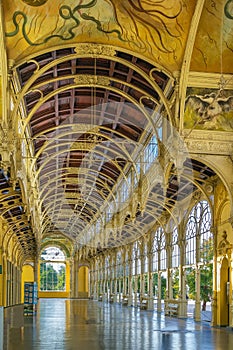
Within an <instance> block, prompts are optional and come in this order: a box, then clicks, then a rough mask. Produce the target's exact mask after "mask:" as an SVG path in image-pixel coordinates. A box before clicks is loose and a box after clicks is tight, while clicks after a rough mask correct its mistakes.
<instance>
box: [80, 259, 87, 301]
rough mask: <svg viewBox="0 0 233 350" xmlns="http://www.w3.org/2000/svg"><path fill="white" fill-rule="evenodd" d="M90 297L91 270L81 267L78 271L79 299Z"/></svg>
mask: <svg viewBox="0 0 233 350" xmlns="http://www.w3.org/2000/svg"><path fill="white" fill-rule="evenodd" d="M88 296H89V268H88V267H87V266H80V267H79V270H78V297H79V298H84V299H86V298H88Z"/></svg>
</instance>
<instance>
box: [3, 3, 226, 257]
mask: <svg viewBox="0 0 233 350" xmlns="http://www.w3.org/2000/svg"><path fill="white" fill-rule="evenodd" d="M227 3H228V2H227ZM97 5H98V6H97ZM222 11H225V12H223V13H224V14H225V16H224V17H222V15H220V12H221V13H222ZM208 16H209V17H208ZM106 18H108V19H109V21H108V23H106ZM207 18H210V19H211V20H210V22H209V23H210V26H211V31H209V29H208V28H207V26H206V19H207ZM222 18H224V21H223V20H222ZM2 22H3V23H2V25H3V27H4V32H5V37H4V40H5V43H6V47H5V49H6V55H7V58H8V63H9V64H8V66H9V67H8V68H9V71H8V73H9V78H10V88H11V92H12V95H13V104H14V108H13V112H12V118H13V124H14V125H16V126H17V127H18V128H19V129H20V132H19V131H18V130H17V132H16V134H17V133H19V143H20V144H22V145H23V146H22V150H21V158H22V159H21V161H22V164H23V165H22V164H21V167H20V166H19V165H17V164H18V163H17V162H19V161H18V159H17V162H15V163H17V164H16V165H15V173H16V174H17V171H18V173H19V172H23V170H22V169H24V166H25V169H26V170H25V172H24V173H23V174H24V175H23V176H24V179H23V180H25V181H22V182H24V185H22V184H20V185H19V182H17V181H15V182H14V184H13V182H12V179H13V178H14V176H8V177H7V173H6V171H3V170H2V172H1V178H0V180H1V190H2V191H3V192H2V198H4V199H3V200H2V202H1V203H3V204H2V206H1V207H0V212H1V215H2V216H3V217H4V218H5V219H6V220H7V221H8V222H9V224H10V225H19V228H18V226H17V233H16V235H17V237H18V236H19V241H20V244H21V245H22V247H23V250H24V252H25V256H28V255H30V254H31V256H33V255H35V251H36V249H37V248H36V245H37V244H38V247H39V246H40V244H41V243H42V244H43V239H46V240H48V241H49V242H50V243H51V241H52V240H53V238H54V240H56V239H57V237H60V238H59V239H61V236H65V237H67V238H68V239H70V240H71V241H72V242H73V243H78V244H80V245H82V244H91V245H93V244H94V246H95V248H96V249H98V251H100V250H102V249H105V248H106V247H114V246H116V245H121V244H124V243H129V242H130V241H132V240H135V239H136V238H138V237H139V236H141V235H142V234H144V233H146V232H147V231H148V230H149V229H150V228H151V227H152V226H153V225H154V224H155V223H156V221H158V222H160V221H162V219H161V218H162V217H165V216H166V215H171V213H172V211H173V209H174V208H175V207H176V206H177V205H178V203H181V202H182V201H184V200H185V199H186V198H188V197H189V196H190V195H191V194H192V193H193V192H195V191H196V190H200V188H202V187H203V186H204V184H205V183H207V182H208V181H209V180H211V179H212V178H214V177H215V176H216V174H215V172H214V171H213V170H212V169H210V168H209V167H208V166H207V165H205V164H204V163H202V162H201V161H199V160H196V159H192V158H191V157H190V156H189V154H188V152H187V150H186V151H185V152H184V154H183V156H182V164H180V165H181V167H179V166H178V165H177V164H176V162H175V161H174V163H173V161H172V157H173V155H172V154H173V153H172V150H171V148H169V147H170V146H168V144H167V143H168V141H167V140H168V139H169V136H170V134H171V133H177V135H178V136H177V137H178V138H179V132H180V131H181V129H182V125H180V123H179V120H177V119H178V118H179V113H180V115H181V114H182V108H181V109H180V110H179V111H178V112H177V104H179V105H180V106H182V104H183V105H184V99H185V97H186V88H187V86H188V81H189V76H190V73H192V72H195V73H196V72H201V73H207V74H208V73H222V72H225V73H230V72H231V65H230V62H232V60H231V58H232V49H231V42H230V38H231V35H232V27H231V25H230V24H231V22H232V18H231V15H230V8H229V6H226V2H224V1H219V2H215V1H207V0H206V1H204V0H203V1H198V2H197V1H190V0H189V1H176V0H175V1H167V0H163V1H160V2H159V4H158V2H157V1H154V0H153V1H152V0H151V1H141V0H138V1H128V2H125V1H107V0H106V1H105V0H100V1H99V2H98V4H97V2H96V1H89V2H87V1H86V2H85V1H84V2H83V1H78V2H77V1H73V0H70V1H68V0H67V1H64V2H62V4H61V1H58V0H54V1H52V0H47V1H43V2H39V0H38V1H37V2H33V1H30V0H27V1H26V0H25V1H23V0H22V1H21V0H20V1H18V0H17V1H16V0H12V1H11V2H9V1H5V0H4V1H3V16H2ZM214 25H215V27H214V28H213V26H214ZM222 28H224V31H223V30H222ZM219 33H221V35H220V34H219ZM213 47H214V48H215V51H214V52H217V53H218V54H219V55H218V54H214V55H213ZM221 55H222V61H221V65H220V64H219V57H220V56H221ZM179 77H181V79H180V81H179ZM195 84H196V83H195ZM178 93H179V96H178V95H177V94H178ZM177 96H178V97H177ZM177 115H178V116H177ZM165 121H166V122H165ZM162 129H163V131H162V134H161V135H160V132H161V130H162ZM152 136H156V140H157V141H156V142H157V146H158V157H157V160H156V162H157V163H156V164H157V167H158V168H159V171H160V172H161V174H162V175H161V176H162V178H163V180H164V179H166V181H164V182H163V181H162V182H161V179H160V176H157V175H156V171H157V170H156V164H155V168H153V170H151V172H150V175H148V176H147V175H146V172H145V171H142V170H140V169H139V167H138V163H139V158H140V157H139V155H140V154H142V152H143V149H144V145H145V144H146V143H148V142H149V141H150V139H151V137H152ZM180 140H181V141H182V139H181V138H180ZM182 142H183V141H182ZM23 147H25V148H26V149H27V152H26V153H25V152H24V151H23ZM171 147H172V148H174V149H175V145H172V146H171ZM169 157H170V158H171V160H168V159H169ZM12 161H13V160H12ZM168 164H169V166H167V165H168ZM17 166H18V168H17ZM143 166H144V165H143ZM141 168H142V164H141ZM130 171H131V173H132V175H131V176H132V177H136V178H137V181H136V183H135V186H134V195H133V196H132V200H131V202H129V203H128V204H127V205H128V206H127V205H126V206H124V205H123V204H122V203H121V199H119V198H117V193H118V192H119V191H118V189H119V188H118V187H119V186H120V184H121V183H123V182H124V181H126V180H127V179H126V175H127V174H128V173H129V172H130ZM153 171H154V173H153ZM142 173H143V174H142ZM16 177H17V176H16ZM146 178H147V179H146ZM14 180H15V179H14ZM127 181H128V180H127ZM127 181H126V182H127ZM142 183H143V184H142ZM146 183H147V184H148V186H147V187H146ZM25 184H26V185H25ZM23 186H28V187H26V192H27V190H29V193H25V194H23V193H21V192H22V188H23ZM130 186H131V187H132V185H129V184H128V187H130ZM143 186H145V187H143ZM131 187H130V189H132V188H131ZM4 191H9V192H6V194H7V196H6V197H4V196H5V192H4ZM30 191H31V193H30ZM140 191H144V192H143V193H141V192H140ZM135 193H137V196H136V194H135ZM31 196H34V199H33V200H32V201H33V203H35V206H34V207H33V208H32V209H31V208H28V203H29V202H30V201H28V198H29V197H31ZM143 196H144V199H142V197H143ZM25 197H26V198H25ZM11 200H13V204H12V206H11V204H9V203H11V202H10V201H11ZM5 201H6V202H5ZM4 203H8V204H6V205H5V204H4ZM25 203H27V205H26V206H25ZM121 204H122V205H121ZM7 205H8V207H7ZM35 212H36V213H37V214H36V215H37V216H36V217H37V219H38V220H39V221H40V222H39V224H38V223H37V224H35V218H34V219H33V213H35ZM26 213H30V214H29V215H27V214H26ZM106 213H107V214H109V218H106V215H107V214H106ZM33 220H34V221H33ZM21 222H22V224H21ZM100 222H101V224H100ZM99 225H100V227H101V230H102V231H103V235H104V238H103V235H102V236H101V235H100V234H99V238H98V233H99V231H98V230H99ZM21 226H22V227H21ZM12 227H13V226H12ZM35 227H37V229H38V228H39V232H38V231H37V229H36V230H35ZM95 233H96V237H94V238H93V235H94V234H95ZM89 234H90V235H92V237H91V238H88V237H89ZM100 236H101V237H100ZM36 241H37V242H36Z"/></svg>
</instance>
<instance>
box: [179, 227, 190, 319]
mask: <svg viewBox="0 0 233 350" xmlns="http://www.w3.org/2000/svg"><path fill="white" fill-rule="evenodd" d="M179 234H180V232H179ZM183 236H184V234H183V232H181V238H182V237H183ZM185 247H186V241H185V239H181V240H179V250H180V266H179V309H178V315H179V317H187V304H188V302H187V299H186V295H187V288H186V270H185V269H184V267H183V266H185V260H186V255H185V254H186V249H185Z"/></svg>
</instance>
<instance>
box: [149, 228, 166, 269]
mask: <svg viewBox="0 0 233 350" xmlns="http://www.w3.org/2000/svg"><path fill="white" fill-rule="evenodd" d="M152 253H153V263H152V265H153V271H158V270H166V266H167V263H166V262H167V259H166V239H165V234H164V230H163V228H162V227H159V228H158V229H157V230H156V232H155V235H154V240H153V246H152Z"/></svg>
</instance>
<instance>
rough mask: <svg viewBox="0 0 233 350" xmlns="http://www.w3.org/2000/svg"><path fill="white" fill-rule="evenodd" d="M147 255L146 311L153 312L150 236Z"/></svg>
mask: <svg viewBox="0 0 233 350" xmlns="http://www.w3.org/2000/svg"><path fill="white" fill-rule="evenodd" d="M147 254H148V277H147V278H148V296H149V300H148V306H147V308H148V310H154V294H153V273H152V270H153V269H152V264H153V254H152V241H151V236H150V237H149V240H148V241H147Z"/></svg>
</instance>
